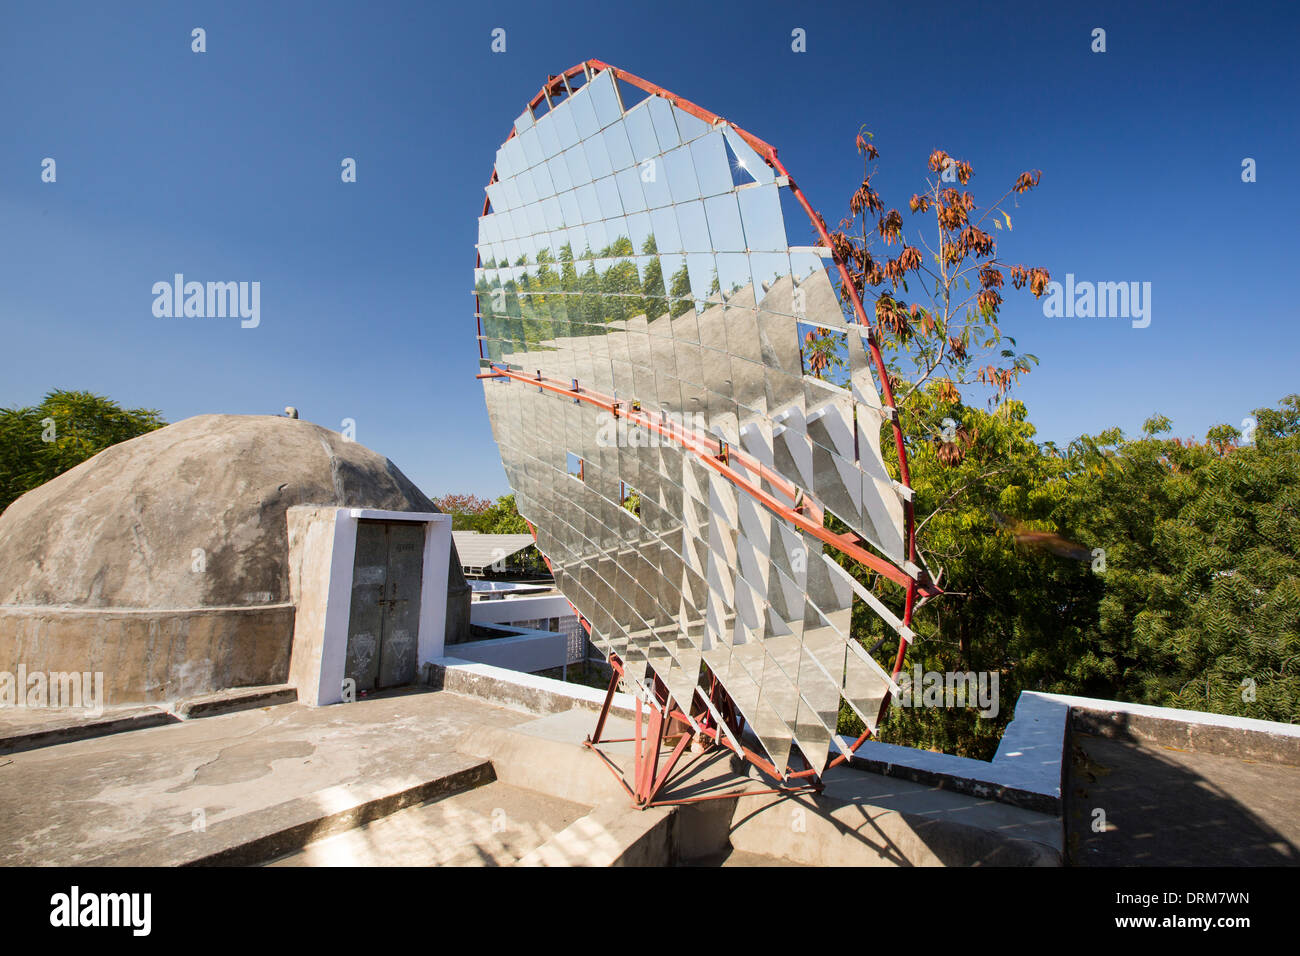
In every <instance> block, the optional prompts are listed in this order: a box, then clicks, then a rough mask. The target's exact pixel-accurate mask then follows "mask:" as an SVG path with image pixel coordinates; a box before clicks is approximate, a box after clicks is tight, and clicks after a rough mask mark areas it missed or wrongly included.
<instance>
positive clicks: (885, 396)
mask: <svg viewBox="0 0 1300 956" xmlns="http://www.w3.org/2000/svg"><path fill="white" fill-rule="evenodd" d="M607 70H608V71H610V72H611V73H612V74H613V75H614V77H615V78H616V79H619V80H622V81H624V82H626V83H629V84H631V85H632V86H635V87H637V88H638V89H641V90H643V91H645V92H646V93H648V94H650V95H651V96H658V97H661V98H663V99H666V100H668V102H670V103H672V104H673V105H674V106H676V107H677V108H678V109H681V110H683V111H684V112H686V113H689V114H691V115H692V116H694V117H696V118H697V119H700V120H703V121H704V122H706V123H708V124H709V125H710V126H715V125H718V124H721V123H725V124H726V125H727V126H729V127H731V129H732V130H734V131H735V132H736V134H737V135H738V136H740V137H741V138H742V139H743V140H744V141H745V142H746V143H748V144H749V145H750V146H751V147H752V148H753V149H754V151H755V152H757V153H758V154H759V156H760V157H762V159H763V161H764V162H765V163H767V164H768V166H769V167H771V169H772V170H773V171H774V172H775V173H776V175H777V176H779V177H782V178H784V180H785V181H786V185H787V187H788V188H789V190H790V192H791V193H792V194H793V195H794V197H795V198H796V199H797V200H798V201H799V205H800V206H802V207H803V210H804V212H805V213H806V214H807V216H808V220H809V221H810V222H811V223H812V224H813V227H814V228H815V229H816V230H817V233H818V235H820V236H821V240H822V242H823V243H824V245H825V247H826V249H827V250H828V251H829V252H830V257H831V260H832V261H833V262H834V263H835V267H836V268H837V269H838V270H839V275H840V288H841V289H842V290H843V292H844V293H845V294H846V295H847V296H848V298H849V301H850V302H851V304H852V306H853V312H854V314H855V315H856V316H857V321H858V322H859V324H861V325H862V326H864V327H865V328H866V329H867V335H866V340H867V349H868V351H869V352H870V354H871V359H872V362H873V364H874V365H875V368H876V375H877V377H878V378H879V380H880V390H881V398H882V400H883V401H884V403H885V405H887V406H888V407H890V408H894V390H893V386H892V384H891V382H890V379H889V371H888V369H886V367H885V360H884V356H882V355H881V352H880V346H879V344H878V343H877V342H876V337H875V335H874V334H873V333H872V332H871V330H870V326H871V323H870V321H869V320H868V318H867V313H866V308H865V307H864V305H863V303H862V297H861V296H860V295H859V294H858V290H857V288H856V287H855V286H854V284H853V282H852V279H851V278H850V275H849V270H848V265H847V263H845V262H844V260H843V258H842V257H841V256H840V255H838V254H837V253H836V252H835V248H834V246H833V245H832V243H831V239H830V234H829V233H828V232H827V230H826V224H825V222H824V221H823V220H822V217H821V216H820V215H818V213H817V211H816V210H815V209H813V207H812V204H811V203H810V202H809V201H808V198H807V196H805V195H804V193H803V191H802V190H801V189H800V188H799V187H798V185H797V184H796V183H795V181H794V178H793V177H792V176H791V175H790V172H789V170H787V169H786V168H785V165H784V164H783V163H782V162H781V160H780V159H779V158H778V157H777V154H776V147H774V146H772V145H771V144H770V143H767V142H765V141H764V140H762V139H759V138H758V137H757V136H755V135H754V134H753V133H750V132H749V131H748V130H745V129H742V128H741V127H740V126H737V125H736V124H735V123H732V122H730V121H729V120H726V119H724V118H723V117H721V116H719V115H718V114H716V113H713V112H711V111H709V110H706V109H704V108H703V107H702V106H698V105H697V104H695V103H692V102H691V101H690V100H687V99H685V98H683V97H680V96H678V95H676V94H675V93H672V92H670V91H668V90H666V89H664V88H663V87H661V86H658V85H657V84H655V83H651V82H650V81H649V80H646V79H643V78H641V77H639V76H637V75H636V74H634V73H629V72H628V71H627V70H624V69H621V68H619V67H616V66H614V65H612V64H610V63H606V62H604V61H603V60H595V59H592V60H584V61H583V62H582V63H579V64H577V65H575V66H572V67H569V69H567V70H565V71H564V72H563V73H557V74H554V75H552V76H550V77H548V78H547V81H546V83H545V84H543V86H542V88H541V89H540V90H538V92H537V94H536V95H535V96H534V97H533V98H532V99H531V100H529V101H528V108H529V109H530V110H532V109H535V108H536V107H537V106H538V105H539V104H541V102H542V101H543V100H547V102H549V97H550V96H551V95H552V94H554V95H559V94H562V93H571V92H572V91H571V90H570V88H569V85H568V79H569V78H570V77H573V76H577V75H578V74H582V75H583V76H584V78H586V79H587V81H588V82H589V81H590V79H591V78H592V77H594V76H595V75H596V74H597V73H601V72H604V71H607ZM514 135H515V129H514V127H513V126H512V127H511V130H510V134H509V135H508V136H507V137H506V139H505V142H508V141H509V140H510V138H511V137H513V136H514ZM496 181H497V173H496V168H495V166H494V167H493V170H492V177H491V178H490V179H489V180H488V185H491V184H492V183H494V182H496ZM490 210H491V201H490V200H489V199H488V198H487V197H486V196H485V197H484V200H483V212H482V215H487V214H488V212H489V211H490ZM481 266H482V257H481V256H476V257H475V268H479V267H481ZM474 302H475V310H474V311H475V321H476V323H477V327H478V347H479V358H480V359H483V358H485V356H484V354H483V324H482V318H481V314H482V313H481V309H480V308H479V307H478V306H479V302H478V294H477V293H475V296H474ZM491 368H492V372H490V373H487V374H485V375H480V376H478V377H479V378H496V377H507V378H512V379H517V380H520V381H525V382H529V383H531V384H533V385H537V386H540V387H542V388H545V389H548V390H550V391H554V392H559V393H563V394H566V395H568V396H569V397H572V398H576V399H578V400H580V401H586V402H588V403H590V404H593V405H597V406H599V407H602V408H604V409H605V410H607V411H611V412H613V414H615V415H616V416H617V415H619V413H620V405H622V402H620V401H616V400H614V399H613V398H612V397H609V396H604V395H600V394H598V393H593V392H590V391H589V390H584V389H582V388H581V387H580V388H578V389H572V388H568V387H566V386H564V385H560V384H558V383H552V382H550V381H546V380H539V379H537V378H535V377H531V376H528V375H524V374H521V373H518V372H513V371H510V370H508V369H505V368H501V367H499V366H496V365H491ZM578 384H579V386H581V383H578ZM634 414H635V413H632V412H631V411H630V409H629V410H625V411H624V412H623V415H624V417H627V418H628V419H629V420H635V421H636V423H637V424H638V425H644V426H645V427H648V428H652V429H654V430H656V431H659V432H661V433H663V434H666V435H668V436H669V437H670V438H673V439H674V440H677V441H678V442H679V443H681V444H682V445H683V447H684V448H686V449H687V450H688V451H691V452H693V453H694V454H696V455H697V456H698V457H699V458H700V459H701V460H702V461H704V462H705V463H706V464H708V465H709V466H710V467H711V468H713V469H714V470H716V471H718V472H719V473H720V474H722V475H723V476H724V477H726V478H727V479H728V480H730V481H732V482H733V483H734V484H736V485H737V486H738V487H741V488H742V489H743V490H745V491H746V492H747V493H749V494H751V495H754V496H755V497H756V498H758V500H759V501H761V502H762V503H763V504H764V506H765V507H767V508H769V509H770V510H773V511H775V512H776V513H777V514H779V515H781V517H783V518H785V519H787V520H789V521H791V522H792V523H794V524H796V525H798V526H799V527H800V528H801V529H803V530H806V531H808V532H809V533H811V534H814V535H815V536H816V537H818V538H820V539H821V540H822V541H824V542H826V543H827V544H829V545H831V547H833V548H836V549H837V550H839V551H841V552H843V553H844V554H846V555H847V556H848V557H850V558H852V559H853V560H855V561H858V562H859V563H861V564H863V565H865V566H867V567H870V568H871V569H872V570H875V571H877V572H879V573H880V574H881V575H882V576H884V577H886V578H888V579H889V580H890V581H893V582H894V583H895V584H898V585H900V586H902V587H904V588H905V589H906V600H905V604H904V610H903V618H902V623H903V625H904V626H905V627H910V626H911V623H912V613H913V611H914V610H915V607H916V599H917V595H918V594H922V595H924V596H926V597H930V596H934V595H937V594H940V593H942V592H941V591H940V589H939V588H938V587H937V586H935V585H934V584H933V583H931V582H930V581H929V580H928V578H927V577H926V575H925V572H924V569H921V570H920V572H919V573H920V577H919V578H913V577H911V576H910V575H908V574H907V573H906V572H904V571H902V570H901V569H899V568H898V567H896V566H895V565H894V564H892V563H890V562H888V561H886V560H885V559H883V558H879V557H877V556H876V555H874V554H872V553H871V552H870V551H867V550H866V549H865V548H864V547H862V544H863V543H862V542H861V539H859V538H858V537H857V536H856V535H835V534H832V533H831V532H829V531H827V530H826V529H825V528H824V527H820V526H819V525H814V524H813V522H811V521H809V519H808V518H807V516H805V515H803V514H802V513H801V511H796V510H794V509H793V508H791V507H789V506H786V505H785V504H784V503H782V502H779V501H777V500H776V499H774V498H772V496H770V495H767V494H766V493H765V492H763V491H762V490H761V489H760V488H755V487H754V486H753V485H752V484H751V483H750V482H748V481H746V480H745V479H744V478H743V477H742V476H740V475H739V474H737V473H736V472H735V470H734V469H731V468H730V467H729V466H728V465H727V463H726V460H725V457H720V456H719V455H717V454H716V453H714V454H710V453H709V451H708V450H707V449H706V448H704V447H697V446H699V445H700V441H699V439H698V437H697V436H694V435H687V434H685V433H683V434H680V435H678V434H676V433H671V430H669V431H665V430H664V429H663V428H661V427H660V426H659V425H658V423H656V422H654V421H653V419H652V418H651V417H650V416H641V417H644V418H645V420H644V421H642V420H640V417H638V418H634ZM890 425H891V426H892V428H893V431H894V445H895V448H896V449H897V452H898V471H899V483H900V484H901V485H902V486H903V487H905V488H908V489H909V490H910V489H911V487H912V480H911V472H910V470H909V468H908V462H907V448H906V446H905V444H904V441H903V429H902V426H901V425H900V423H899V421H898V415H897V413H895V414H894V415H893V417H892V420H891V422H890ZM729 453H730V454H736V453H737V452H736V450H735V449H730V450H729ZM764 477H767V476H764ZM903 520H904V530H905V534H906V538H907V558H908V562H909V563H910V564H911V565H912V566H913V567H918V565H917V560H916V558H917V553H916V530H915V512H914V509H913V505H912V502H911V500H909V499H908V498H907V497H904V499H903ZM529 528H530V529H531V528H532V525H531V524H530V525H529ZM534 537H536V533H535V532H534ZM547 563H548V564H549V561H548V562H547ZM574 613H575V614H577V609H576V608H575V609H574ZM577 616H578V619H579V620H580V621H582V623H583V625H584V626H585V627H588V629H589V625H588V624H587V622H586V621H585V619H583V617H582V615H581V614H578V615H577ZM906 653H907V642H906V641H905V640H900V641H899V643H898V654H897V655H896V657H895V659H894V667H893V671H892V676H893V677H897V676H898V674H899V672H900V671H901V670H902V667H903V660H904V657H905V656H906ZM617 678H618V673H617V671H616V672H615V675H614V680H612V681H611V683H610V691H609V695H608V697H607V700H606V707H608V703H609V699H612V696H613V692H614V687H615V685H616V682H617ZM887 702H888V697H886V705H887ZM686 706H687V708H688V709H689V707H690V703H688V704H687V705H686ZM602 713H603V712H602ZM656 716H657V712H656ZM639 717H640V713H639V710H638V721H637V723H638V735H637V738H636V739H637V744H638V753H639V751H640V743H641V736H640V727H639V725H640V720H639ZM603 723H604V720H603V716H602V718H601V721H600V723H599V724H598V726H597V730H596V734H595V737H596V740H597V741H598V740H599V737H600V727H601V726H602V725H603ZM652 724H656V725H657V732H658V734H659V736H660V737H662V732H663V726H662V724H663V721H655V720H653V719H652ZM653 732H654V731H652V733H653ZM713 736H714V738H715V739H716V741H717V742H719V743H723V736H722V734H721V733H717V732H716V731H715V732H714V734H713ZM869 736H870V731H865V732H864V733H863V734H862V736H860V737H859V738H858V739H857V740H856V741H855V742H854V743H853V745H852V747H851V748H850V752H852V751H855V750H856V749H857V748H858V747H859V746H860V745H861V744H862V743H863V742H864V741H865V740H866V739H867V737H869ZM591 743H592V744H593V746H594V743H595V741H593V742H591ZM681 750H682V748H681V747H680V746H679V747H678V749H677V750H676V751H674V755H673V759H672V761H671V762H670V763H669V764H668V765H667V766H666V767H665V768H664V770H663V774H662V778H661V779H658V780H657V781H656V779H655V776H654V775H653V773H651V775H650V780H651V781H653V782H655V783H657V785H654V783H649V784H647V785H646V786H643V785H642V784H643V781H642V779H641V777H642V774H641V769H642V768H641V767H640V760H638V773H637V790H636V791H635V792H634V791H632V789H631V788H628V787H627V784H626V782H625V781H622V777H621V774H619V777H620V781H621V782H623V785H624V787H625V788H627V789H628V792H629V793H630V794H632V795H633V796H634V798H636V799H638V800H639V801H643V805H649V803H650V802H651V801H652V800H653V798H654V795H655V794H656V793H658V791H659V789H660V788H661V787H662V785H663V783H664V779H663V778H667V777H668V776H669V775H670V772H671V770H672V767H673V765H674V764H675V763H676V758H677V757H679V756H680V754H681ZM745 756H746V757H747V759H751V761H752V762H755V763H757V764H758V765H759V766H760V768H761V769H763V770H764V771H765V772H769V773H771V774H773V775H775V776H777V777H780V776H781V774H780V773H779V772H777V771H776V768H774V767H772V766H771V765H770V764H767V762H766V761H762V760H761V758H760V759H757V760H754V758H755V757H756V756H757V755H752V754H745ZM845 759H846V757H845V755H844V754H840V755H839V756H837V757H836V758H835V759H834V760H832V761H831V762H830V763H829V764H828V765H827V767H828V769H829V768H830V767H834V766H837V765H838V764H840V763H842V762H843V761H844V760H845ZM818 775H819V772H818V771H817V770H815V769H811V770H805V771H800V772H797V773H789V774H786V775H785V777H786V779H797V778H804V777H808V776H813V777H816V776H818Z"/></svg>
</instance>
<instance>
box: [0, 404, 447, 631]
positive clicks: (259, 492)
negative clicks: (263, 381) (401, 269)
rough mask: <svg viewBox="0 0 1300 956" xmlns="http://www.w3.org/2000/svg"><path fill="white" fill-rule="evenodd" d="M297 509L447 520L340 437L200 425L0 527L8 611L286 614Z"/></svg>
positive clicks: (59, 490)
mask: <svg viewBox="0 0 1300 956" xmlns="http://www.w3.org/2000/svg"><path fill="white" fill-rule="evenodd" d="M300 504H316V505H337V506H347V507H369V508H385V509H390V510H395V511H437V510H438V509H437V508H436V507H434V505H433V503H432V502H430V501H429V499H428V498H427V497H425V495H424V494H423V493H422V492H421V491H420V490H419V489H418V488H417V487H416V486H415V485H414V484H412V483H411V481H410V480H408V479H407V477H406V476H405V475H403V474H402V473H401V472H400V471H399V470H398V469H397V468H396V466H394V465H393V463H392V462H391V461H389V460H388V459H387V458H385V457H383V456H382V455H379V454H376V453H375V452H373V451H371V450H369V449H368V448H365V447H363V446H361V445H358V444H356V443H355V442H349V441H346V440H345V439H344V438H343V437H342V436H341V435H339V434H338V433H337V432H332V431H329V430H327V429H325V428H321V427H320V426H319V425H313V424H311V423H310V422H306V421H300V420H295V419H290V418H280V417H276V416H271V415H199V416H197V417H195V418H188V419H186V420H185V421H182V422H178V423H176V424H175V425H169V426H167V427H166V428H162V429H159V430H158V431H155V432H150V433H149V434H147V435H142V436H140V437H139V438H135V439H132V440H131V441H127V442H123V443H121V444H119V445H114V446H113V447H111V448H108V449H106V450H104V451H102V452H100V453H99V454H98V455H96V456H95V457H93V458H91V459H90V460H88V461H85V462H83V463H82V464H80V465H78V466H77V467H76V468H73V469H71V470H70V471H67V472H65V473H64V474H62V475H60V476H59V477H57V478H55V479H53V480H52V481H49V482H47V483H46V484H44V485H41V486H40V487H39V488H36V489H34V490H32V491H30V492H28V493H27V494H25V495H23V496H22V497H21V498H19V499H18V500H17V501H15V502H14V503H13V504H12V505H11V506H10V507H9V508H8V509H7V510H6V511H5V512H4V514H3V515H0V605H6V604H7V605H28V606H30V605H39V606H46V607H49V606H55V607H83V608H108V607H118V608H196V607H231V606H245V607H247V606H257V605H265V604H278V603H283V602H288V601H289V600H290V594H289V575H288V538H287V523H286V520H285V511H286V509H288V508H289V507H291V506H293V505H300ZM198 549H202V550H201V554H200V552H199V551H198ZM200 558H201V561H202V566H203V567H204V570H203V571H202V572H197V571H195V567H196V563H195V562H196V560H198V559H200ZM452 569H453V570H452V584H453V590H459V589H460V588H465V587H466V585H465V583H464V578H463V577H462V576H461V574H460V568H459V562H458V561H457V560H456V559H455V558H454V557H453V559H452ZM457 579H459V580H458V581H457ZM457 583H458V584H459V588H458V587H457V586H456V585H457Z"/></svg>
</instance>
